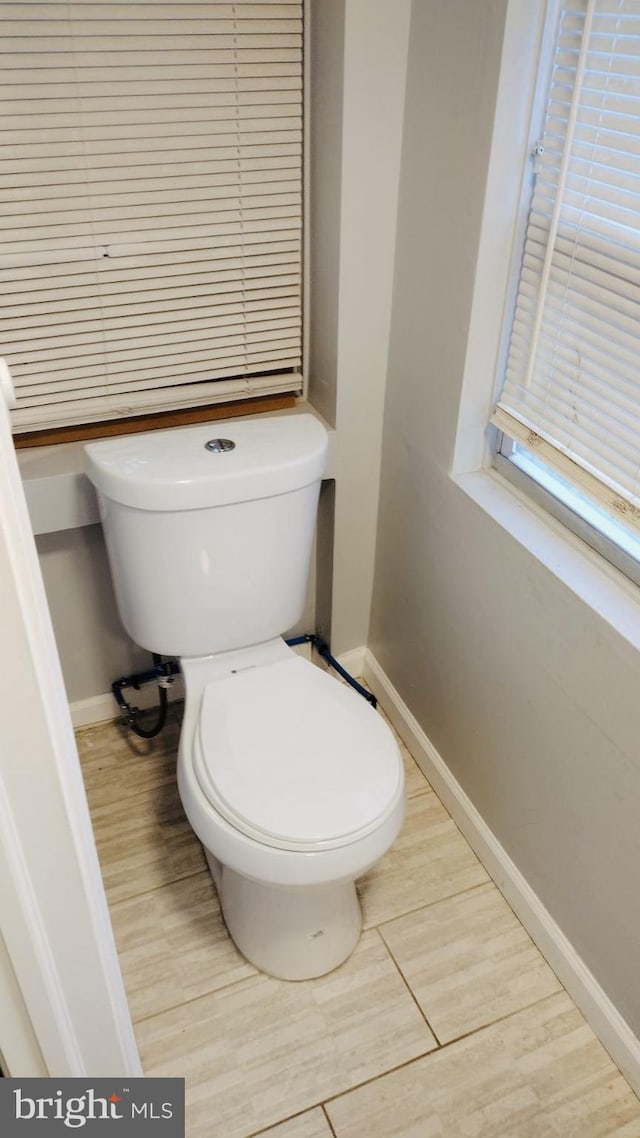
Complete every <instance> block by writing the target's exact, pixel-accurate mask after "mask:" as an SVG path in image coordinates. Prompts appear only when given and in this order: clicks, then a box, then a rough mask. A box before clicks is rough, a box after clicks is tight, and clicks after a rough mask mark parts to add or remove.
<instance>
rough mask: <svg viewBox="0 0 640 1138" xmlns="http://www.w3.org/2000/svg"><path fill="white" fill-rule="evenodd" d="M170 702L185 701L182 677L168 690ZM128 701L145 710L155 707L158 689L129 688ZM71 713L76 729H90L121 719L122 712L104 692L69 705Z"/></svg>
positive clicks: (150, 686)
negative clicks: (98, 724) (93, 725)
mask: <svg viewBox="0 0 640 1138" xmlns="http://www.w3.org/2000/svg"><path fill="white" fill-rule="evenodd" d="M168 693H169V702H170V703H172V702H173V701H174V700H176V699H184V684H183V681H182V676H176V679H175V680H174V682H173V684H172V685H171V687H170V688H169V689H168ZM124 696H125V698H126V699H127V701H128V702H129V703H131V704H133V705H134V707H140V708H142V709H143V710H144V709H146V708H149V707H155V705H156V704H157V702H158V689H157V687H156V685H155V684H145V685H144V687H141V688H140V690H139V691H134V689H133V688H129V689H128V690H127V691H125V692H124ZM69 711H70V712H71V722H72V724H73V726H74V728H75V729H77V728H78V727H90V726H91V725H92V724H94V723H105V722H107V721H108V720H110V719H119V718H120V711H119V709H118V705H117V703H116V701H115V699H114V697H113V695H112V693H111V692H110V691H106V692H102V693H101V694H100V695H93V696H91V697H90V698H89V699H78V700H75V702H74V703H70V704H69Z"/></svg>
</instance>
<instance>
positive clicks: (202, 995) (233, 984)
mask: <svg viewBox="0 0 640 1138" xmlns="http://www.w3.org/2000/svg"><path fill="white" fill-rule="evenodd" d="M242 960H243V961H244V962H245V964H249V961H248V960H245V958H244V956H243V957H242ZM249 967H250V968H253V967H254V966H253V964H251V965H249ZM265 975H266V973H264V972H259V971H258V969H257V968H256V969H255V971H254V973H253V974H252V975H251V976H241V977H240V979H239V980H230V981H229V983H228V984H217V985H216V986H215V987H214V988H210V989H209V990H208V991H207V992H199V993H198V995H197V996H191V998H190V999H188V1000H181V1001H180V1003H179V1004H172V1005H171V1007H169V1008H163V1009H162V1011H160V1012H151V1015H148V1016H140V1018H139V1019H135V1020H132V1023H133V1025H134V1027H138V1025H139V1024H143V1023H148V1022H149V1020H151V1019H157V1018H158V1016H165V1015H168V1014H169V1012H176V1011H178V1009H179V1008H188V1007H189V1006H190V1004H196V1003H197V1002H198V1000H204V999H206V998H207V997H208V996H215V995H217V993H218V992H228V991H229V988H237V987H238V985H239V984H247V983H248V982H249V980H255V979H256V978H259V977H261V976H265ZM314 1105H316V1106H317V1105H318V1104H317V1103H316V1104H314ZM258 1133H259V1131H258Z"/></svg>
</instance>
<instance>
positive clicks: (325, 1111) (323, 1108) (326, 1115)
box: [320, 1103, 337, 1138]
mask: <svg viewBox="0 0 640 1138" xmlns="http://www.w3.org/2000/svg"><path fill="white" fill-rule="evenodd" d="M320 1109H321V1110H322V1114H323V1117H324V1120H325V1122H326V1124H327V1126H328V1127H329V1130H330V1132H331V1134H332V1135H333V1138H337V1135H336V1132H335V1130H334V1128H333V1122H332V1121H331V1119H330V1118H329V1115H328V1114H327V1109H326V1107H325V1105H324V1103H321V1104H320Z"/></svg>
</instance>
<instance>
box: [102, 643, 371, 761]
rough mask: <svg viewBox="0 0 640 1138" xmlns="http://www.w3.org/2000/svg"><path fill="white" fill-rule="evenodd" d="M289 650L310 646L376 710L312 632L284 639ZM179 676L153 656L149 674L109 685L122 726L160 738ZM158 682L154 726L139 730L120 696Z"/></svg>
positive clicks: (133, 711) (134, 711)
mask: <svg viewBox="0 0 640 1138" xmlns="http://www.w3.org/2000/svg"><path fill="white" fill-rule="evenodd" d="M285 644H288V646H289V647H290V648H294V647H296V645H298V644H311V646H312V647H313V648H315V650H316V652H317V653H318V655H319V656H322V658H323V660H326V662H327V664H328V665H329V667H330V668H333V669H334V671H336V672H337V673H338V675H339V676H341V677H342V679H343V680H345V681H346V683H348V684H350V686H351V687H352V688H354V689H355V690H356V691H357V692H358V693H359V695H361V696H362V697H363V699H366V700H367V702H368V703H370V704H371V706H372V707H377V702H378V701H377V700H376V697H375V696H374V695H373V694H372V693H371V692H369V691H367V689H366V688H364V687H363V686H362V684H359V683H358V681H357V680H356V679H354V677H353V676H352V675H350V674H349V672H348V671H347V670H346V668H343V667H342V664H339V663H338V661H337V660H336V658H335V656H332V655H331V652H330V651H329V646H328V645H327V644H326V643H325V642H324V640H322V638H321V637H320V636H316V634H315V633H313V632H306V633H305V634H304V635H303V636H292V637H291V639H290V640H285ZM179 674H180V665H179V664H178V662H177V660H164V661H163V660H162V657H161V656H158V655H156V653H155V652H154V653H153V668H152V669H151V670H150V671H148V672H137V673H136V675H133V676H123V677H122V678H121V679H119V680H114V682H113V683H112V685H111V691H112V692H113V697H114V699H115V701H116V703H117V704H118V707H119V708H120V710H121V711H122V713H123V716H124V720H125V723H126V724H127V726H129V727H130V728H131V730H132V731H134V732H135V734H136V735H139V736H140V738H141V739H153V738H154V737H155V736H156V735H159V734H160V732H161V731H162V728H163V727H164V725H165V722H166V718H167V691H168V689H169V688H170V687H171V685H172V683H173V681H174V679H175V677H176V676H178V675H179ZM150 683H157V685H158V695H159V700H158V710H157V718H156V721H155V723H154V724H153V725H152V726H151V727H141V726H140V724H139V722H138V716H139V715H140V708H139V707H133V706H132V705H131V704H130V703H128V702H127V700H126V699H125V697H124V695H123V694H122V693H123V691H124V690H125V689H126V688H133V690H134V691H139V690H140V688H141V687H142V685H143V684H150Z"/></svg>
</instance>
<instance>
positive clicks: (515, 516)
mask: <svg viewBox="0 0 640 1138" xmlns="http://www.w3.org/2000/svg"><path fill="white" fill-rule="evenodd" d="M451 478H452V480H453V482H454V483H455V484H456V485H457V486H459V487H460V489H461V490H462V491H463V492H464V493H465V494H466V495H467V496H468V497H469V498H471V499H472V501H474V502H475V503H476V505H478V506H479V507H480V508H481V509H482V510H484V511H485V513H487V514H488V515H489V516H490V517H491V518H493V520H494V521H495V522H497V523H498V525H500V526H501V527H502V528H503V529H505V530H506V531H507V532H508V533H509V534H511V536H512V537H513V538H514V540H515V541H517V542H519V544H520V545H522V546H523V547H524V548H525V549H526V550H528V552H529V553H531V555H532V556H533V557H535V558H536V559H537V560H538V561H540V562H541V563H542V564H543V565H544V566H545V567H546V568H547V569H548V570H549V572H550V573H553V575H554V576H555V577H557V578H558V579H559V580H560V581H562V582H563V584H565V585H566V586H567V588H568V589H570V590H571V591H572V592H573V593H574V594H575V595H576V596H577V597H579V598H580V599H581V600H582V601H584V603H585V604H586V605H588V606H589V608H590V609H592V610H593V611H594V612H595V613H597V614H598V616H600V617H601V618H602V619H603V620H604V621H606V623H607V624H608V625H610V627H611V628H613V629H615V631H616V632H617V633H619V635H620V636H622V637H623V638H624V639H625V640H626V641H627V642H628V643H629V644H631V645H632V646H633V647H634V648H635V649H637V650H640V589H639V588H638V587H637V586H636V585H634V584H633V583H632V582H631V581H629V580H628V578H626V577H625V576H624V575H623V574H622V573H620V572H619V571H618V570H617V569H615V568H614V567H613V566H612V565H610V564H609V563H608V562H607V561H605V560H604V558H603V557H601V556H600V555H599V554H598V553H596V552H595V551H594V550H592V549H590V548H589V546H588V545H586V544H585V543H584V542H583V541H581V540H580V538H578V537H576V536H575V534H573V533H571V531H570V530H568V529H567V528H566V527H565V526H564V525H562V523H561V522H559V521H557V520H556V519H555V518H553V517H551V516H550V515H549V514H547V513H546V511H544V510H542V509H541V508H540V507H539V506H537V505H536V504H535V502H532V501H531V500H530V499H529V498H528V497H526V496H525V495H524V494H523V493H522V492H521V491H520V490H518V489H517V488H516V487H515V486H513V485H512V484H511V483H510V482H508V481H507V480H506V479H505V478H503V477H502V475H500V474H499V473H498V472H497V471H495V470H480V471H473V472H472V473H467V474H452V475H451Z"/></svg>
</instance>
